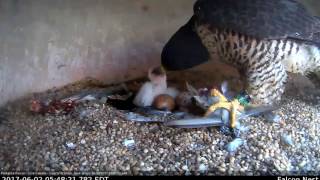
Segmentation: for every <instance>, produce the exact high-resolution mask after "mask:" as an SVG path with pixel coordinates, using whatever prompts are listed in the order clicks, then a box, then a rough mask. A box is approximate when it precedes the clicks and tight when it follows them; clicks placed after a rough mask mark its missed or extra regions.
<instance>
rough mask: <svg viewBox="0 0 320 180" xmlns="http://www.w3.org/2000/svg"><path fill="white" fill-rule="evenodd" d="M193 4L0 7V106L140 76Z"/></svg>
mask: <svg viewBox="0 0 320 180" xmlns="http://www.w3.org/2000/svg"><path fill="white" fill-rule="evenodd" d="M194 1H195V0H0V105H1V104H4V103H5V102H7V101H8V100H9V99H15V98H18V97H20V96H22V95H24V94H26V93H30V92H38V91H43V90H46V89H49V88H52V87H54V86H56V87H59V86H62V85H65V84H68V83H71V82H73V81H77V80H80V79H83V78H85V77H94V78H97V79H100V80H102V81H104V82H107V83H114V82H119V81H124V80H128V79H132V78H136V77H138V76H141V75H144V74H145V72H146V70H147V68H148V67H150V66H153V65H156V64H159V63H160V52H161V49H162V47H163V45H164V43H165V42H166V41H167V40H168V38H169V37H170V36H171V35H172V33H174V32H175V31H176V30H177V28H178V27H179V26H181V25H182V24H184V23H185V22H186V20H187V19H188V18H189V17H190V15H191V13H192V5H193V3H194ZM306 1H308V4H310V3H318V4H319V1H318V0H306ZM313 6H314V4H313Z"/></svg>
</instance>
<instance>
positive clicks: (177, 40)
mask: <svg viewBox="0 0 320 180" xmlns="http://www.w3.org/2000/svg"><path fill="white" fill-rule="evenodd" d="M208 59H209V53H208V51H207V49H206V48H205V47H204V46H203V44H202V42H201V39H200V38H199V36H198V34H197V33H196V31H195V16H192V18H191V19H190V20H189V21H188V23H187V24H185V25H184V26H182V27H181V28H180V29H179V30H178V31H177V32H176V33H175V34H174V35H173V36H172V37H171V39H170V40H169V41H168V42H167V44H166V45H165V46H164V48H163V50H162V54H161V63H162V65H163V67H164V68H165V69H166V70H184V69H188V68H192V67H194V66H197V65H200V64H202V63H204V62H206V61H208Z"/></svg>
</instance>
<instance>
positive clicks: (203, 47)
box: [161, 0, 320, 104]
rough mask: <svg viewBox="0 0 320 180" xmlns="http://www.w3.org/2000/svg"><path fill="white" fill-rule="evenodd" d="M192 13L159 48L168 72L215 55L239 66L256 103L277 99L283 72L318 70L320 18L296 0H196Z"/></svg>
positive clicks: (285, 77) (279, 95) (270, 102)
mask: <svg viewBox="0 0 320 180" xmlns="http://www.w3.org/2000/svg"><path fill="white" fill-rule="evenodd" d="M193 11H194V14H193V16H192V17H191V19H190V20H189V21H188V22H187V23H186V24H185V25H184V26H182V27H181V28H180V29H179V30H178V31H177V32H176V33H175V34H174V35H173V36H172V37H171V39H170V40H169V41H168V42H167V44H166V45H165V47H164V48H163V51H162V54H161V61H162V65H163V66H164V67H165V68H166V69H167V70H183V69H187V68H191V67H193V66H196V65H199V64H201V63H204V62H206V61H208V59H210V57H211V56H212V55H214V54H216V55H218V56H220V59H221V60H222V61H223V62H224V63H227V64H229V65H232V66H234V67H236V68H237V69H238V70H239V72H240V74H241V76H242V77H244V78H243V79H245V84H246V90H247V92H248V94H249V95H250V96H251V98H252V100H253V103H255V104H273V103H275V102H278V101H279V100H280V97H281V95H282V94H283V92H284V89H285V83H286V80H287V72H292V73H300V74H302V75H305V76H308V75H310V74H313V73H316V72H320V18H318V17H316V16H313V15H311V14H310V13H309V12H308V11H307V9H306V8H305V7H304V6H303V5H302V4H300V3H299V2H297V1H295V0H266V1H263V0H198V1H197V2H196V3H195V4H194V7H193Z"/></svg>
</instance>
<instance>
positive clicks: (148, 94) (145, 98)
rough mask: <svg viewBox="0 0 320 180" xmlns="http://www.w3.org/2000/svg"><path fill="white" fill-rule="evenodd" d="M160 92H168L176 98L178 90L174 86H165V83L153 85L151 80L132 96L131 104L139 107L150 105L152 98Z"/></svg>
mask: <svg viewBox="0 0 320 180" xmlns="http://www.w3.org/2000/svg"><path fill="white" fill-rule="evenodd" d="M160 94H168V95H170V96H172V97H173V98H176V97H177V96H178V94H179V91H178V90H176V89H175V88H167V87H166V85H155V84H153V83H151V82H146V83H144V84H143V86H142V87H141V88H140V90H139V92H138V93H137V95H136V97H135V98H134V100H133V104H134V105H136V106H139V107H147V106H151V105H152V103H153V100H154V98H155V97H157V96H158V95H160Z"/></svg>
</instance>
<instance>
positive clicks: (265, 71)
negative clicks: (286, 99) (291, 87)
mask: <svg viewBox="0 0 320 180" xmlns="http://www.w3.org/2000/svg"><path fill="white" fill-rule="evenodd" d="M246 76H247V90H248V93H249V95H250V97H251V99H252V103H253V104H257V105H262V104H264V105H266V104H274V103H276V102H277V101H280V100H281V95H282V94H283V92H284V89H285V83H286V80H287V73H286V71H285V69H284V67H283V65H282V64H281V61H280V60H276V59H275V60H274V59H270V56H266V57H265V59H262V60H261V61H260V62H258V63H256V64H255V65H254V66H251V67H250V68H249V69H248V71H247V75H246Z"/></svg>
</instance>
